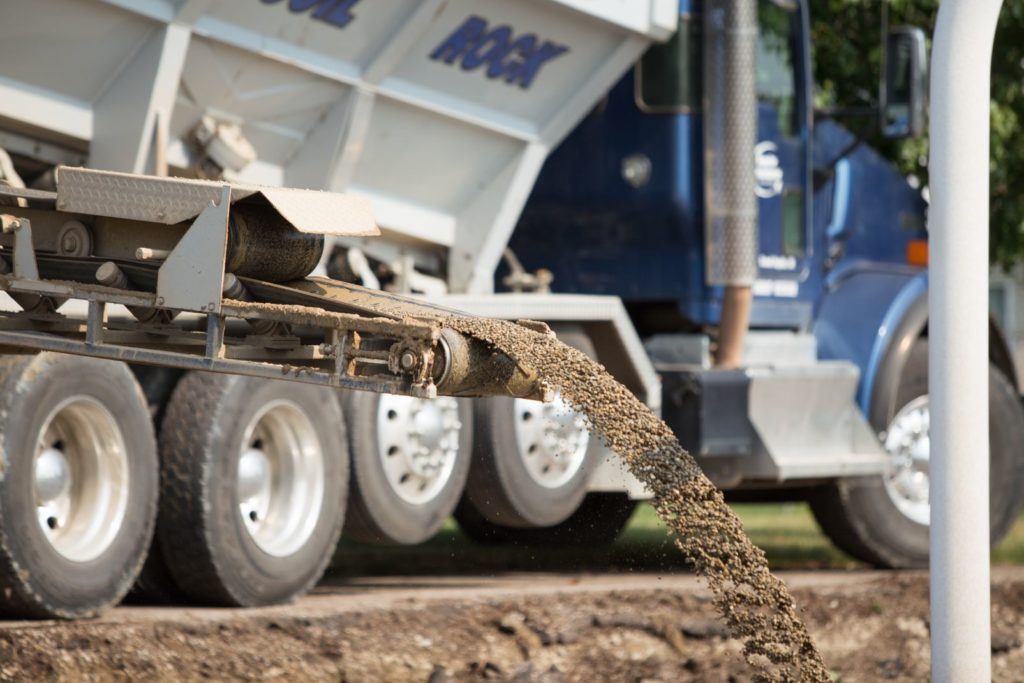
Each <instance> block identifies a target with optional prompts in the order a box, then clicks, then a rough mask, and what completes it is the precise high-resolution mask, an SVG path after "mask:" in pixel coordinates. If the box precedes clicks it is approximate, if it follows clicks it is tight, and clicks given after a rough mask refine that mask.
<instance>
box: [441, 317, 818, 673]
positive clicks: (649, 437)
mask: <svg viewBox="0 0 1024 683" xmlns="http://www.w3.org/2000/svg"><path fill="white" fill-rule="evenodd" d="M444 325H446V326H449V327H451V328H453V329H455V330H457V331H459V332H462V333H464V334H468V335H470V336H473V337H476V338H477V339H480V340H482V341H485V342H487V343H488V344H490V345H492V346H493V347H494V348H495V349H496V350H500V351H501V352H503V353H505V354H507V355H508V356H510V357H511V358H512V359H513V360H514V361H515V362H517V363H519V364H520V365H521V366H522V367H524V368H529V369H532V370H534V371H536V372H537V373H538V374H539V376H540V377H541V378H543V379H544V380H545V381H546V382H548V383H549V384H551V385H552V386H553V387H557V388H558V389H559V390H560V392H561V396H562V398H564V399H565V400H566V401H568V402H569V403H570V404H571V405H572V406H573V407H574V408H576V409H577V410H579V411H580V412H582V413H583V414H585V415H586V416H587V419H588V420H589V424H590V427H591V429H592V430H593V431H594V432H596V433H597V434H600V435H601V437H602V438H603V440H604V441H605V443H606V444H607V445H608V447H609V448H611V449H612V450H613V451H615V452H616V453H618V454H619V455H620V456H621V457H622V458H623V459H624V460H625V462H626V464H627V465H628V466H629V468H630V470H631V471H632V472H633V474H634V475H635V476H636V477H637V478H638V479H639V480H640V481H641V482H642V483H643V484H644V485H645V486H647V487H648V489H650V490H651V491H652V492H653V493H654V500H653V501H652V502H653V504H654V507H655V509H656V510H657V512H658V515H659V516H660V517H661V518H662V520H664V522H665V523H666V524H667V525H668V526H669V528H670V529H672V531H673V532H674V536H675V543H676V545H678V546H679V548H680V550H682V552H683V554H684V555H685V556H686V558H687V559H688V560H689V561H690V562H691V563H692V564H693V566H694V568H695V569H696V571H697V572H698V573H699V574H700V575H701V576H703V577H704V579H705V580H706V581H707V582H708V584H709V586H710V588H711V590H712V592H713V593H714V596H715V597H714V602H715V606H716V607H717V609H718V610H719V611H720V612H721V614H722V616H723V617H724V618H725V620H726V622H727V623H728V625H729V629H730V632H731V634H732V636H733V637H734V638H737V639H739V640H741V641H742V642H743V654H744V657H745V658H746V660H747V662H748V663H749V664H750V666H751V667H752V668H753V670H754V671H755V672H756V678H755V680H760V681H829V680H831V679H830V677H829V674H828V671H827V670H826V668H825V665H824V663H823V662H822V659H821V655H820V654H819V653H818V650H817V648H816V646H815V644H814V642H813V640H812V639H811V637H810V635H809V634H808V632H807V629H806V628H805V626H804V624H803V621H802V620H801V619H800V616H799V615H798V614H797V610H796V606H795V604H794V602H793V598H792V597H791V596H790V594H789V591H788V590H787V589H786V586H785V585H784V584H783V583H782V581H780V580H779V579H778V578H776V577H775V576H773V575H772V574H771V572H770V571H769V569H768V563H767V561H766V560H765V556H764V553H763V552H762V551H761V550H760V549H759V548H757V547H756V546H754V544H753V543H751V542H750V539H749V538H747V536H746V534H745V533H744V532H743V526H742V524H741V523H740V520H739V518H738V517H737V516H736V514H735V513H734V512H733V511H732V509H731V508H729V506H727V505H726V504H725V499H724V497H723V496H722V493H721V491H719V490H718V489H717V488H716V487H715V485H714V484H712V483H711V481H710V480H709V479H708V478H707V477H705V476H704V474H703V473H702V472H701V470H700V467H699V466H698V465H697V463H696V462H694V460H693V458H692V457H691V456H690V454H689V453H687V452H686V451H685V450H684V449H683V447H682V446H680V445H679V442H678V441H677V440H676V437H675V435H674V434H673V433H672V430H671V429H670V428H669V427H668V425H666V424H665V423H664V422H663V421H662V420H660V419H658V417H656V416H655V415H654V414H653V413H652V412H651V411H650V410H649V409H648V408H647V406H646V405H644V403H643V402H642V401H640V400H639V399H637V398H636V397H635V396H634V395H633V394H632V393H631V392H630V391H629V390H628V389H627V388H626V387H624V386H623V385H621V384H619V383H618V382H617V381H615V379H614V378H612V376H611V375H610V374H608V372H607V371H606V370H605V369H604V367H603V366H601V365H600V364H599V363H597V362H596V361H593V360H591V359H590V358H588V357H587V356H585V355H584V354H582V353H580V352H579V351H577V350H575V349H573V348H571V347H569V346H566V345H565V344H562V343H561V342H559V341H558V340H557V339H555V338H554V336H552V335H548V334H544V333H541V332H537V331H534V330H531V329H528V328H526V327H524V326H522V325H518V324H516V323H512V322H507V321H499V320H488V319H481V318H466V317H456V316H453V317H450V318H448V319H446V320H445V321H444Z"/></svg>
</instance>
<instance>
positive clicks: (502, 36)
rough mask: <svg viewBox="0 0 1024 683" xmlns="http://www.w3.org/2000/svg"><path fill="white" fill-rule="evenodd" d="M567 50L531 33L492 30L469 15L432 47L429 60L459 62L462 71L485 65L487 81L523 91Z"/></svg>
mask: <svg viewBox="0 0 1024 683" xmlns="http://www.w3.org/2000/svg"><path fill="white" fill-rule="evenodd" d="M568 51H569V48H568V46H565V45H558V44H556V43H553V42H551V41H550V40H548V41H544V42H541V40H540V39H539V38H538V37H537V36H536V35H534V34H532V33H528V34H525V35H521V36H519V37H516V36H515V31H514V29H513V28H512V27H511V26H498V27H495V28H493V29H492V28H490V27H489V26H488V24H487V20H486V19H484V18H482V17H477V16H471V17H469V18H468V19H467V20H466V21H465V22H463V24H462V25H461V26H459V27H458V28H457V29H455V31H454V32H453V33H452V34H451V35H450V36H448V37H447V38H446V39H445V40H444V42H442V43H441V44H440V45H438V46H437V47H436V48H434V51H433V52H432V53H430V58H431V59H433V60H435V61H440V62H444V63H445V64H451V65H454V64H456V63H460V66H461V67H462V69H463V70H465V71H473V70H474V69H478V68H480V67H482V66H484V65H487V70H486V74H487V77H488V78H490V79H503V80H504V81H505V82H506V83H508V84H510V85H518V86H519V87H520V88H522V89H524V90H526V89H528V88H529V87H530V85H531V84H532V83H533V81H534V79H536V78H537V74H538V73H539V72H540V70H541V67H543V66H544V65H545V64H547V63H548V62H550V61H551V60H552V59H555V58H556V57H558V56H560V55H563V54H565V53H566V52H568Z"/></svg>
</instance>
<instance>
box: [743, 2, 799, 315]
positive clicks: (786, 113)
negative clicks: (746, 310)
mask: <svg viewBox="0 0 1024 683" xmlns="http://www.w3.org/2000/svg"><path fill="white" fill-rule="evenodd" d="M758 19H759V23H760V35H759V39H758V46H757V95H758V144H757V146H756V147H755V149H754V174H755V179H756V190H755V191H756V193H757V196H758V199H759V201H758V210H759V216H760V217H759V221H760V254H759V257H758V266H759V279H758V281H757V283H756V284H755V287H754V294H755V296H758V297H773V298H775V299H777V300H778V299H797V298H803V297H801V296H800V283H801V282H802V281H803V280H805V279H806V278H807V275H808V273H809V257H810V250H811V240H810V239H809V232H808V231H809V229H810V197H809V195H808V193H807V192H806V191H805V188H807V180H808V170H809V167H810V159H809V152H810V147H809V139H810V137H809V130H810V125H809V124H810V121H809V114H808V112H809V107H808V106H807V92H806V88H805V87H803V84H804V83H806V82H807V78H806V73H807V66H806V62H807V56H806V54H805V48H804V43H803V40H802V36H803V34H804V31H803V27H804V25H805V24H804V16H803V11H802V10H801V6H800V5H799V4H798V3H797V2H795V1H793V0H760V2H759V3H758ZM777 322H779V323H781V324H785V321H782V320H778V321H777Z"/></svg>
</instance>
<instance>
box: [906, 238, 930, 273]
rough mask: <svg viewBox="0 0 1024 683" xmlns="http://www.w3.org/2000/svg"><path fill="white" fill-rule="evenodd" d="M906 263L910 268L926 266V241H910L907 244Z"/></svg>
mask: <svg viewBox="0 0 1024 683" xmlns="http://www.w3.org/2000/svg"><path fill="white" fill-rule="evenodd" d="M907 263H909V264H910V265H912V266H921V267H922V268H924V267H927V265H928V240H910V242H908V243H907Z"/></svg>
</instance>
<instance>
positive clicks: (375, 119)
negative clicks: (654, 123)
mask: <svg viewBox="0 0 1024 683" xmlns="http://www.w3.org/2000/svg"><path fill="white" fill-rule="evenodd" d="M677 11H678V2H677V0H45V1H43V0H3V1H2V3H0V64H2V65H3V66H2V67H0V145H2V146H4V147H6V148H8V149H9V150H10V151H12V152H18V151H20V150H24V149H25V148H26V146H27V145H29V144H30V143H31V144H36V147H35V148H34V153H35V155H36V156H37V158H38V157H39V156H45V155H46V154H49V155H51V156H53V157H54V161H62V162H68V161H72V162H73V161H74V158H73V157H74V154H73V153H72V154H70V155H69V154H68V151H69V150H71V151H72V152H75V153H78V154H80V155H81V158H82V159H83V160H84V161H85V163H86V164H88V165H89V166H92V167H96V168H102V169H108V170H117V171H133V172H152V171H153V169H154V164H157V163H159V159H157V158H156V157H155V156H154V155H155V150H156V149H157V146H155V145H154V140H157V141H164V140H166V145H160V147H161V148H164V147H165V148H166V149H167V157H166V160H167V162H168V163H169V165H170V168H171V172H172V173H173V172H179V173H182V172H188V170H189V169H192V168H193V167H194V166H195V164H196V157H197V153H196V149H197V147H196V142H195V137H196V130H197V127H198V126H199V124H200V121H201V120H202V118H203V117H204V116H209V117H212V120H214V121H216V122H217V123H232V122H234V123H237V124H239V125H240V126H241V130H242V133H243V135H244V138H245V139H246V140H247V141H248V143H249V144H251V149H252V150H253V151H254V152H255V157H256V158H255V161H253V162H251V163H249V164H248V165H245V166H244V168H242V170H241V171H240V172H239V173H238V174H237V175H236V176H235V177H236V178H237V180H239V181H241V182H254V183H266V184H275V185H277V184H281V185H289V186H297V187H312V188H325V189H332V190H346V191H354V192H358V193H360V194H362V195H364V196H366V197H367V198H369V199H370V200H371V202H372V205H373V208H374V211H375V214H376V217H377V221H378V223H379V224H380V226H381V228H382V229H383V230H384V232H385V234H386V235H387V236H389V237H390V238H391V241H392V242H397V243H406V244H409V245H411V246H415V245H420V246H422V247H427V249H428V250H430V249H434V250H436V251H443V250H448V249H452V250H453V251H452V252H451V253H450V254H449V258H448V264H449V268H448V270H449V273H448V275H449V278H448V279H449V284H450V286H451V287H452V288H453V289H454V290H456V291H476V292H480V291H486V290H487V289H488V288H489V287H490V283H491V278H492V274H493V270H494V267H495V265H496V263H497V261H498V259H499V258H500V254H501V251H502V249H503V248H504V246H505V243H506V241H507V238H508V235H509V233H510V232H511V230H512V228H513V227H514V224H515V221H516V219H517V218H518V215H519V212H520V210H521V208H522V204H523V202H524V201H525V199H526V197H527V195H528V193H529V191H530V189H531V188H532V186H533V183H534V180H535V178H536V175H537V173H538V171H539V169H540V166H541V164H542V162H543V160H544V158H545V156H546V154H547V152H548V151H549V150H550V149H551V148H552V147H553V146H554V145H555V144H557V143H558V142H559V141H560V140H561V139H562V138H563V137H565V135H566V134H567V133H568V132H569V131H570V130H571V129H572V128H573V127H574V126H575V125H576V123H577V122H578V121H579V120H580V119H581V118H582V117H583V116H584V115H585V114H586V113H587V111H588V110H589V109H590V108H591V107H592V106H593V105H594V104H595V103H596V102H597V101H598V100H599V99H600V97H601V96H602V95H603V94H604V93H605V92H606V91H607V90H608V88H609V87H611V85H612V84H614V82H615V81H616V80H617V79H618V78H619V77H620V76H621V75H622V74H623V72H625V71H626V70H627V69H628V68H629V66H630V65H631V64H632V63H633V62H635V61H636V59H637V58H638V57H639V55H640V54H641V53H642V52H643V50H644V49H645V48H646V46H647V45H648V44H649V43H650V42H651V41H652V40H660V39H664V38H666V37H667V36H669V35H670V34H671V32H672V31H674V29H675V27H676V24H677ZM161 133H163V135H161ZM40 141H43V142H50V143H54V146H53V147H52V148H51V147H48V146H45V145H44V146H39V145H38V144H37V143H39V142H40ZM69 156H70V157H71V158H69Z"/></svg>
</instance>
